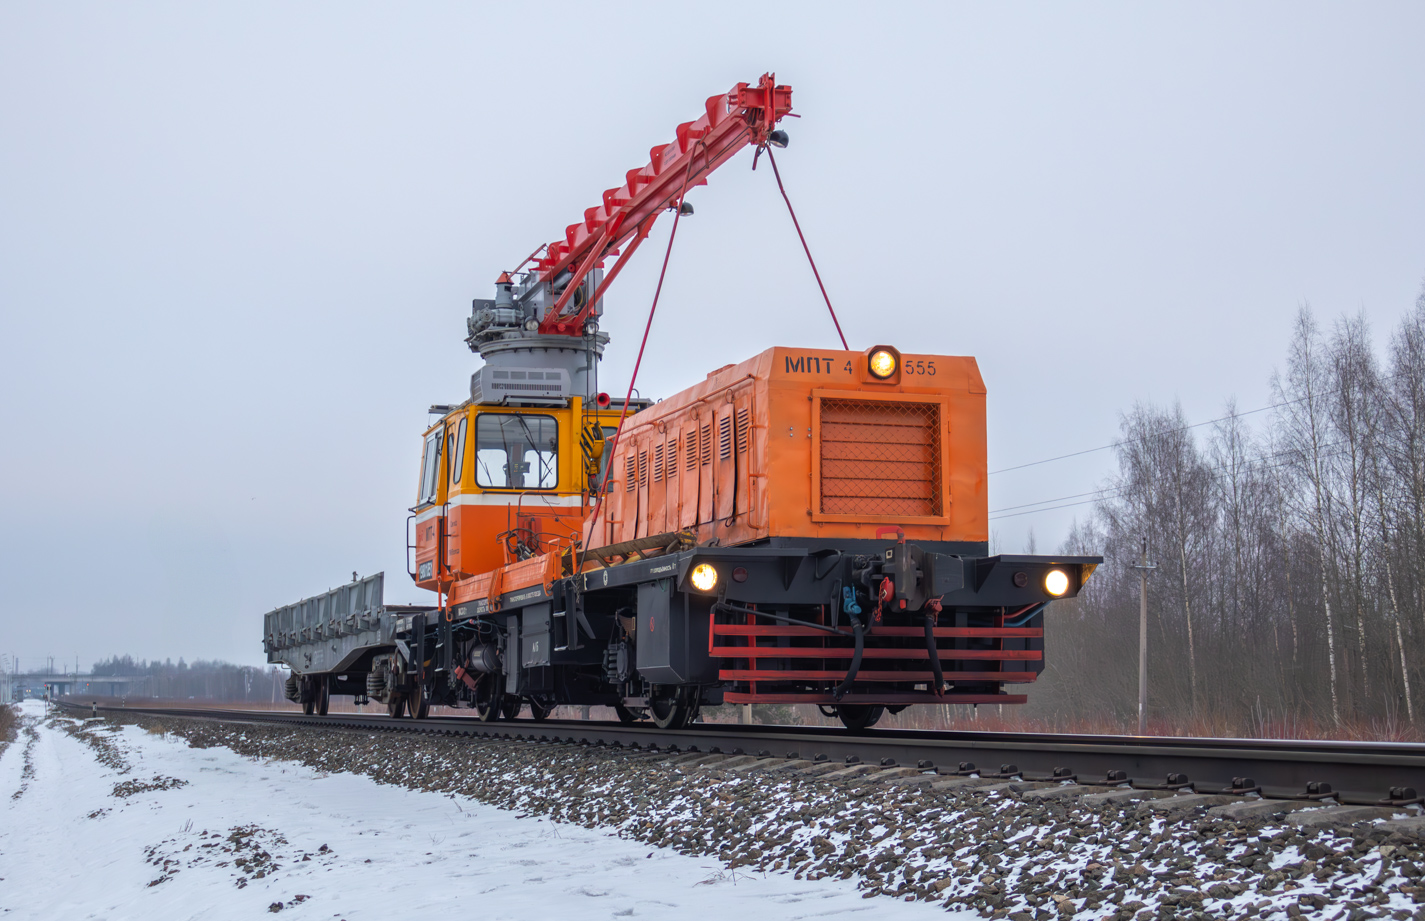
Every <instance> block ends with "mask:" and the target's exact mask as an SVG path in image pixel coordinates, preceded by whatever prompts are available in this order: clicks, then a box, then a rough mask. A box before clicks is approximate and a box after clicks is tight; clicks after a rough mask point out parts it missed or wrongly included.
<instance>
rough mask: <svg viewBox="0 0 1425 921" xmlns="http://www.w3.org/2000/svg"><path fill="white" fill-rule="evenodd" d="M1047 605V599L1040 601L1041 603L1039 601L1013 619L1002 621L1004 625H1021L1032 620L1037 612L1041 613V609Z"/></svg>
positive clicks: (1036, 615)
mask: <svg viewBox="0 0 1425 921" xmlns="http://www.w3.org/2000/svg"><path fill="white" fill-rule="evenodd" d="M1048 606H1049V602H1047V601H1045V602H1042V603H1040V604H1037V605H1035V606H1034V607H1032V608H1030V609H1029V610H1028V611H1026V612H1024V613H1023V614H1021V615H1020V616H1019V617H1016V618H1015V619H1014V620H1007V621H1005V622H1004V625H1005V626H1006V627H1023V626H1024V625H1025V624H1027V623H1029V622H1030V621H1031V620H1033V619H1034V618H1035V617H1038V616H1039V614H1040V613H1042V612H1043V610H1044V609H1045V608H1047V607H1048Z"/></svg>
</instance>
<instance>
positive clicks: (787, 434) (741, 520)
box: [585, 347, 988, 550]
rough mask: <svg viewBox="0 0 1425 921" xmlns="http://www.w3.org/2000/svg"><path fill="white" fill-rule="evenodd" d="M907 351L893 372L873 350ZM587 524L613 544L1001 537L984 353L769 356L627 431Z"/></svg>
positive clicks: (973, 541) (799, 352)
mask: <svg viewBox="0 0 1425 921" xmlns="http://www.w3.org/2000/svg"><path fill="white" fill-rule="evenodd" d="M878 350H879V351H886V352H888V353H891V354H892V355H895V357H896V366H897V369H898V370H897V372H895V373H893V374H892V375H891V376H890V377H888V378H887V379H885V380H882V379H879V378H877V377H875V376H874V375H872V374H871V373H870V371H869V370H868V366H867V356H868V355H869V354H870V353H871V352H874V351H878ZM612 470H613V474H612V482H611V483H610V490H609V494H608V497H607V498H606V499H605V500H604V507H603V508H602V509H601V511H600V513H599V515H598V516H597V517H596V518H595V519H593V520H592V521H591V523H590V525H589V527H587V528H586V529H585V533H586V537H587V539H586V545H587V546H588V547H589V548H591V549H595V550H598V549H600V548H607V547H609V546H616V545H618V544H620V543H624V542H627V541H635V540H638V539H641V538H648V537H652V536H655V535H659V534H671V533H673V532H679V531H688V532H690V533H691V534H692V535H693V538H694V540H695V542H696V543H699V544H707V543H709V542H712V541H716V542H718V543H720V544H722V545H724V546H727V545H731V544H745V543H749V542H752V541H758V540H763V539H765V538H770V537H794V536H795V537H804V538H817V539H866V538H869V537H871V536H873V535H872V532H873V531H874V529H875V528H877V527H879V526H885V525H892V524H893V525H897V526H899V527H900V529H901V531H902V532H904V534H905V536H906V538H907V539H910V540H931V541H942V542H957V543H961V544H964V545H965V549H969V547H970V545H974V546H975V547H983V545H984V543H985V541H986V540H987V536H988V535H987V528H988V524H987V521H986V518H987V497H986V491H985V387H984V383H983V382H982V381H981V379H980V373H979V368H978V367H977V366H976V364H975V360H974V359H973V358H952V357H946V356H940V355H907V356H904V357H901V356H899V355H897V354H896V353H895V351H894V350H893V349H890V348H889V347H878V348H877V349H873V350H871V351H870V352H867V353H865V354H860V353H851V352H835V351H825V350H812V349H787V348H777V349H770V350H768V351H766V352H763V353H762V354H761V355H758V356H757V357H755V358H752V359H749V360H748V361H745V362H743V363H741V364H738V365H730V366H728V367H726V368H722V369H720V370H718V371H715V372H713V373H712V374H709V375H708V378H707V380H706V381H704V382H703V383H701V384H699V385H697V386H694V387H690V388H688V389H687V390H684V391H682V392H681V393H679V394H676V395H675V396H672V397H670V398H668V399H667V400H664V401H663V402H661V403H658V404H656V405H655V406H652V407H650V408H649V409H646V410H644V411H642V412H640V413H639V414H638V415H636V416H634V417H633V418H632V419H630V420H629V422H628V423H627V424H626V426H625V432H624V434H623V436H622V438H621V441H620V445H619V451H618V455H617V456H616V457H615V458H614V461H613V465H612Z"/></svg>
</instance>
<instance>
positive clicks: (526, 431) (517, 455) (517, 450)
mask: <svg viewBox="0 0 1425 921" xmlns="http://www.w3.org/2000/svg"><path fill="white" fill-rule="evenodd" d="M475 483H476V485H478V486H482V487H484V488H486V489H554V488H555V487H556V486H558V485H559V424H558V423H557V422H556V421H555V420H554V417H553V416H532V415H524V414H523V413H518V414H517V413H509V414H503V413H502V414H495V413H481V414H480V415H478V416H476V417H475Z"/></svg>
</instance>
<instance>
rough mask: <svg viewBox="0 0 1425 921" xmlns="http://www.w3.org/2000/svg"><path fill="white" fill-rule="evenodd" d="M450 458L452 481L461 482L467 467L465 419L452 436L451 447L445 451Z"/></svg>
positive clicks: (453, 482)
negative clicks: (461, 476)
mask: <svg viewBox="0 0 1425 921" xmlns="http://www.w3.org/2000/svg"><path fill="white" fill-rule="evenodd" d="M445 453H446V456H447V457H449V458H450V482H451V483H452V484H455V483H459V482H460V474H461V472H462V471H463V470H464V469H465V420H464V419H463V418H462V419H461V420H460V426H459V428H458V431H456V432H452V433H451V436H450V448H449V449H448V450H447V451H446V452H445Z"/></svg>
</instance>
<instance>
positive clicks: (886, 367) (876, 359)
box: [871, 349, 896, 380]
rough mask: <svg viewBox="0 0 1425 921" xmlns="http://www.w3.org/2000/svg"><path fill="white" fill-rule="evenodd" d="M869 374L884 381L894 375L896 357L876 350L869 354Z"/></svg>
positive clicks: (883, 350)
mask: <svg viewBox="0 0 1425 921" xmlns="http://www.w3.org/2000/svg"><path fill="white" fill-rule="evenodd" d="M871 373H872V374H874V375H876V376H877V377H879V378H880V379H881V380H885V379H886V378H888V377H890V376H891V375H892V374H895V373H896V356H894V355H892V354H891V353H890V352H888V351H886V350H885V349H877V350H876V351H874V352H872V353H871Z"/></svg>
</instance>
